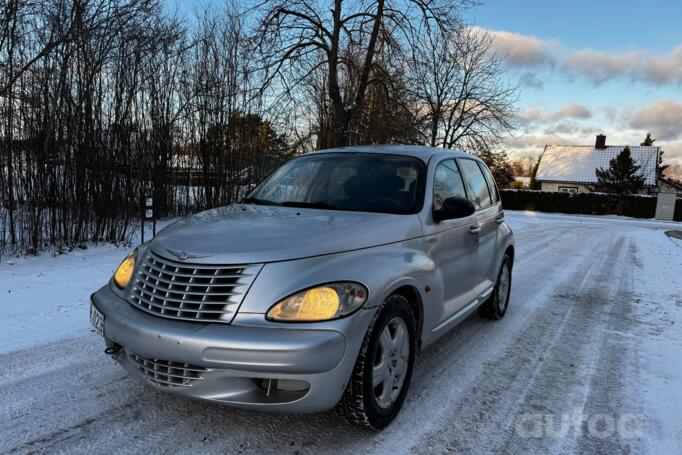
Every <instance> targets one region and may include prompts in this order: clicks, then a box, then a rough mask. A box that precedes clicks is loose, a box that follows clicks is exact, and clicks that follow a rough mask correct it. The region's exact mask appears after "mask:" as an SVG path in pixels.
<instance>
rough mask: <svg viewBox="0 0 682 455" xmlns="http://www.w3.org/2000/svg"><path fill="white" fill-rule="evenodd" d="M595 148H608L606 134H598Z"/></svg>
mask: <svg viewBox="0 0 682 455" xmlns="http://www.w3.org/2000/svg"><path fill="white" fill-rule="evenodd" d="M594 148H596V149H600V150H603V149H605V148H606V136H604V135H603V134H597V141H596V142H595V143H594Z"/></svg>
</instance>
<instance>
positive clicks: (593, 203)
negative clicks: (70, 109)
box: [500, 190, 682, 221]
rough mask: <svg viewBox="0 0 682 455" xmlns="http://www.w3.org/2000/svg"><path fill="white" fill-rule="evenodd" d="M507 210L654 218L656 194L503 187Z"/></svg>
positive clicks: (680, 201)
mask: <svg viewBox="0 0 682 455" xmlns="http://www.w3.org/2000/svg"><path fill="white" fill-rule="evenodd" d="M500 194H501V196H502V205H503V206H504V208H505V209H508V210H534V211H538V212H560V213H574V214H580V215H624V216H630V217H633V218H653V217H654V215H655V214H656V196H649V195H638V194H629V195H621V194H606V193H561V192H552V191H534V190H500ZM675 220H676V221H682V198H677V205H676V206H675Z"/></svg>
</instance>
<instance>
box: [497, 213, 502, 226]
mask: <svg viewBox="0 0 682 455" xmlns="http://www.w3.org/2000/svg"><path fill="white" fill-rule="evenodd" d="M495 222H496V223H497V224H502V223H504V213H500V214H499V215H497V218H495Z"/></svg>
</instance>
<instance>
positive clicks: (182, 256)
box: [166, 249, 208, 261]
mask: <svg viewBox="0 0 682 455" xmlns="http://www.w3.org/2000/svg"><path fill="white" fill-rule="evenodd" d="M166 251H168V252H169V253H170V254H172V255H173V256H175V257H176V258H178V259H179V260H181V261H184V260H186V259H196V258H207V257H208V256H198V255H195V254H189V253H188V252H187V251H176V250H169V249H166Z"/></svg>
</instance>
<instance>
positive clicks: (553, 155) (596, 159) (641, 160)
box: [535, 134, 661, 194]
mask: <svg viewBox="0 0 682 455" xmlns="http://www.w3.org/2000/svg"><path fill="white" fill-rule="evenodd" d="M629 147H630V154H631V155H632V159H633V160H634V161H635V162H636V163H637V164H638V165H639V166H640V169H639V173H640V175H642V176H643V177H644V189H643V190H642V191H641V192H642V193H643V194H655V193H658V192H659V189H658V175H657V172H658V156H659V154H660V151H661V148H660V147H654V146H641V145H631V146H629ZM624 148H625V146H624V145H608V146H607V145H606V136H604V135H602V134H600V135H598V136H597V140H596V142H595V145H594V146H592V145H546V146H545V150H544V152H543V153H542V156H541V158H540V164H539V166H538V170H537V173H536V175H535V180H536V182H538V183H540V185H541V186H540V189H541V190H543V191H565V192H568V193H578V192H589V191H591V189H590V187H591V186H592V185H594V184H595V183H597V175H596V170H597V169H599V168H602V169H608V167H609V162H610V161H611V160H612V159H614V158H615V157H616V156H617V155H618V154H619V153H620V152H622V151H623V149H624Z"/></svg>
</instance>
